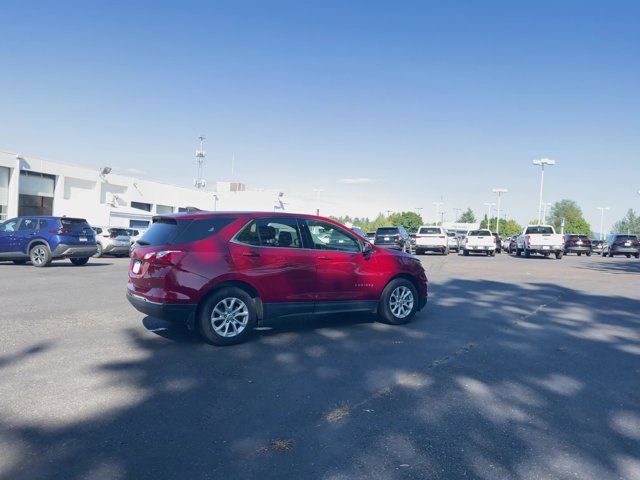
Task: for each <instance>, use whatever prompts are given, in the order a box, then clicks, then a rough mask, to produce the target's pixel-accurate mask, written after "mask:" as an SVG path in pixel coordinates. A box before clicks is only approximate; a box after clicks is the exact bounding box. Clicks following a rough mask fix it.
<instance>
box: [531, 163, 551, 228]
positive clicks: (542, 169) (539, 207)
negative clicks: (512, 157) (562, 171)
mask: <svg viewBox="0 0 640 480" xmlns="http://www.w3.org/2000/svg"><path fill="white" fill-rule="evenodd" d="M533 164H534V165H537V166H539V167H541V171H540V198H539V200H538V224H541V223H542V189H543V187H544V167H545V166H546V165H548V166H551V165H555V164H556V161H555V160H551V159H550V158H540V159H538V160H534V161H533Z"/></svg>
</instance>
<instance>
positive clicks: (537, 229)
mask: <svg viewBox="0 0 640 480" xmlns="http://www.w3.org/2000/svg"><path fill="white" fill-rule="evenodd" d="M525 233H526V234H527V235H530V234H536V233H539V234H543V235H549V234H553V227H545V226H541V225H537V226H534V227H527V231H526V232H525Z"/></svg>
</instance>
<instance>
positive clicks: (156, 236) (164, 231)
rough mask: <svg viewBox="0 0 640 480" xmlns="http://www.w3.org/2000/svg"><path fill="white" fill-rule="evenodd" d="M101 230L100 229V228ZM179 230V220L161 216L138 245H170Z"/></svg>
mask: <svg viewBox="0 0 640 480" xmlns="http://www.w3.org/2000/svg"><path fill="white" fill-rule="evenodd" d="M98 230H100V229H98ZM177 231H178V222H176V221H175V220H174V219H172V218H160V219H157V220H156V221H154V222H153V224H151V227H149V230H147V231H146V232H144V235H143V236H142V238H140V240H138V245H153V246H156V245H169V244H170V243H171V240H172V239H173V237H174V236H175V235H176V233H177Z"/></svg>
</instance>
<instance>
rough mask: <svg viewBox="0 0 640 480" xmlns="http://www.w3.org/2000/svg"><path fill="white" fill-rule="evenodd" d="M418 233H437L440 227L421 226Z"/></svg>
mask: <svg viewBox="0 0 640 480" xmlns="http://www.w3.org/2000/svg"><path fill="white" fill-rule="evenodd" d="M418 233H419V234H420V235H438V234H439V233H440V229H439V228H438V227H422V228H421V229H420V231H419V232H418Z"/></svg>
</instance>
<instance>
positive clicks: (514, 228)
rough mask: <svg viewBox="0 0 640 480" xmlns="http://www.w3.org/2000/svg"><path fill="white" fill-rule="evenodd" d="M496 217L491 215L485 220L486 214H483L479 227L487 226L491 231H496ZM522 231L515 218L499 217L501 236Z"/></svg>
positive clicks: (508, 235)
mask: <svg viewBox="0 0 640 480" xmlns="http://www.w3.org/2000/svg"><path fill="white" fill-rule="evenodd" d="M496 220H497V219H496V217H491V219H490V220H489V221H487V216H486V215H485V216H484V219H483V220H482V221H481V222H480V228H487V229H489V230H491V232H492V233H496ZM521 232H522V227H521V226H520V224H519V223H518V222H516V221H515V220H512V219H510V220H505V219H503V218H501V219H500V236H501V237H511V236H512V235H517V234H519V233H521Z"/></svg>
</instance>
